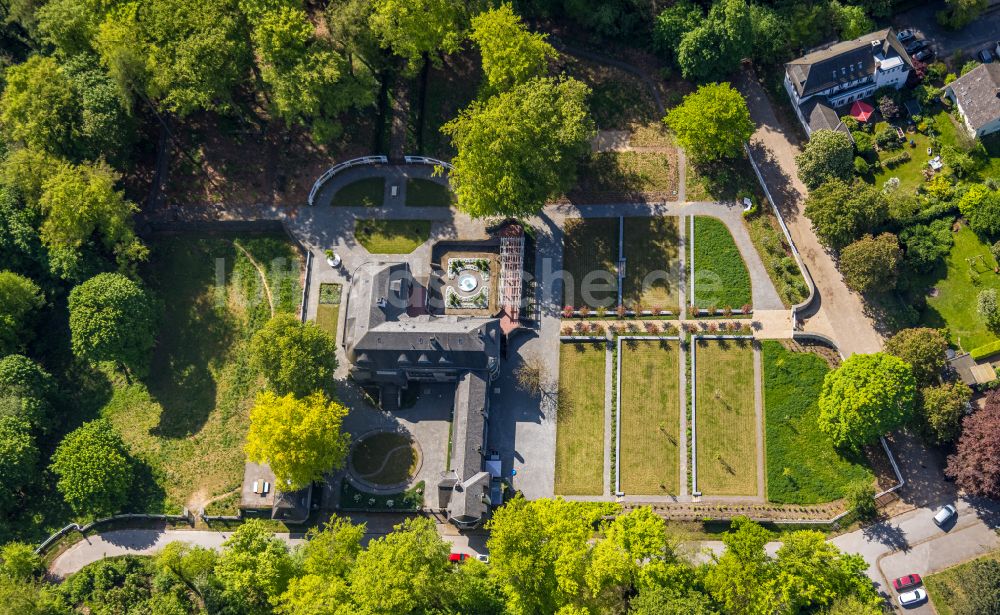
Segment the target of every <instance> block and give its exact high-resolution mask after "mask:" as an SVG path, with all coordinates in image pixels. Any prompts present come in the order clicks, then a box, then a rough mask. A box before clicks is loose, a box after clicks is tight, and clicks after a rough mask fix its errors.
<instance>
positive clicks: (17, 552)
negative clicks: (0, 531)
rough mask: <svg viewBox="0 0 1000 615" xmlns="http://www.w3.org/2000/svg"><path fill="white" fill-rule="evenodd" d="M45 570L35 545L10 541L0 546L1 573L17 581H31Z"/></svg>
mask: <svg viewBox="0 0 1000 615" xmlns="http://www.w3.org/2000/svg"><path fill="white" fill-rule="evenodd" d="M44 571H45V566H43V565H42V558H41V556H39V555H38V554H36V553H35V547H34V546H33V545H30V544H28V543H26V542H17V541H14V542H8V543H7V544H5V545H4V546H2V547H0V575H3V576H5V577H7V578H9V579H13V580H16V581H30V580H32V579H35V578H37V577H38V576H40V575H41V574H42V573H43V572H44Z"/></svg>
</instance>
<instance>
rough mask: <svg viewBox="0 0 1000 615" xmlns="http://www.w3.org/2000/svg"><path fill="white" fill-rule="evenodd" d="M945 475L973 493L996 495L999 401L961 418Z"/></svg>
mask: <svg viewBox="0 0 1000 615" xmlns="http://www.w3.org/2000/svg"><path fill="white" fill-rule="evenodd" d="M945 474H947V475H948V476H951V477H952V478H954V479H955V483H956V484H957V485H958V486H959V487H961V488H962V489H964V490H965V491H966V492H968V493H969V494H971V495H974V496H982V497H987V498H994V499H996V498H998V497H1000V400H998V399H997V398H996V396H991V397H990V399H989V400H987V403H986V407H985V408H983V409H982V410H979V411H977V412H974V413H972V414H970V415H969V416H967V417H965V418H964V419H962V435H961V436H960V437H959V439H958V446H957V447H956V449H955V454H953V455H950V456H949V457H948V465H947V467H946V468H945Z"/></svg>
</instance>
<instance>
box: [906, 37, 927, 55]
mask: <svg viewBox="0 0 1000 615" xmlns="http://www.w3.org/2000/svg"><path fill="white" fill-rule="evenodd" d="M929 46H930V43H928V42H927V41H924V40H919V41H913V42H912V43H909V44H908V45H907V46H906V53H908V54H910V55H913V54H915V53H917V52H918V51H920V50H921V49H924V48H926V47H929Z"/></svg>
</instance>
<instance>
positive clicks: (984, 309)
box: [976, 288, 1000, 329]
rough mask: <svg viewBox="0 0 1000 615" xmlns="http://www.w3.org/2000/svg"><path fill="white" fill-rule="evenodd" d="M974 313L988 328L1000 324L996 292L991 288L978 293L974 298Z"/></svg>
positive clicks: (999, 308) (999, 309)
mask: <svg viewBox="0 0 1000 615" xmlns="http://www.w3.org/2000/svg"><path fill="white" fill-rule="evenodd" d="M976 313H977V314H979V318H981V319H982V320H983V322H984V323H986V326H987V327H989V328H991V329H992V328H995V327H996V326H997V325H998V324H1000V305H998V303H997V291H996V289H993V288H987V289H986V290H981V291H979V295H978V296H976Z"/></svg>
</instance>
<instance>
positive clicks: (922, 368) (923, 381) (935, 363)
mask: <svg viewBox="0 0 1000 615" xmlns="http://www.w3.org/2000/svg"><path fill="white" fill-rule="evenodd" d="M947 350H948V340H947V339H946V338H945V336H944V335H943V334H942V333H941V331H940V330H938V329H931V328H928V327H917V328H914V329H903V330H902V331H900V332H898V333H896V334H895V335H893V336H892V337H890V338H889V339H888V340H886V342H885V351H886V352H888V353H889V354H891V355H895V356H897V357H899V358H900V359H902V360H904V361H906V362H907V363H909V364H910V367H911V368H912V369H913V377H914V378H916V379H917V383H918V384H920V385H922V386H923V385H928V384H932V383H934V382H936V381H937V376H938V374H940V373H941V371H942V370H943V369H944V366H945V363H946V362H947V357H946V356H945V352H946V351H947Z"/></svg>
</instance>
